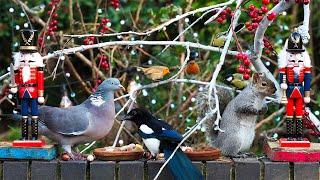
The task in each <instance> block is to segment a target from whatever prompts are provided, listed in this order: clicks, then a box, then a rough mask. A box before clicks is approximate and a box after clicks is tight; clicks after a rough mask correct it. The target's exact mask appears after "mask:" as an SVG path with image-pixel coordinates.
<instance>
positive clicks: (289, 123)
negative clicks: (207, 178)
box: [286, 118, 294, 141]
mask: <svg viewBox="0 0 320 180" xmlns="http://www.w3.org/2000/svg"><path fill="white" fill-rule="evenodd" d="M286 124H287V140H288V141H293V140H294V139H293V119H292V118H287V119H286Z"/></svg>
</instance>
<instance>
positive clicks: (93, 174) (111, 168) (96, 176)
mask: <svg viewBox="0 0 320 180" xmlns="http://www.w3.org/2000/svg"><path fill="white" fill-rule="evenodd" d="M115 168H116V162H114V161H93V162H91V163H90V180H100V179H110V180H111V179H115V177H116V176H115V175H116V174H115ZM112 177H113V178H112Z"/></svg>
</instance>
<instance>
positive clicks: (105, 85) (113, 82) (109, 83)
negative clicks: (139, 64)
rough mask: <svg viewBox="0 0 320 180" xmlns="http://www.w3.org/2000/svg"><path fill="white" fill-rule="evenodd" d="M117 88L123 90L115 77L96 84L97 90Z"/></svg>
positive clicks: (114, 89) (103, 90)
mask: <svg viewBox="0 0 320 180" xmlns="http://www.w3.org/2000/svg"><path fill="white" fill-rule="evenodd" d="M119 89H123V90H125V88H124V87H123V86H122V85H121V84H120V81H119V80H118V79H116V78H108V79H106V80H104V81H103V82H102V83H101V84H100V85H99V86H98V89H97V91H100V92H101V91H102V92H105V91H117V90H119Z"/></svg>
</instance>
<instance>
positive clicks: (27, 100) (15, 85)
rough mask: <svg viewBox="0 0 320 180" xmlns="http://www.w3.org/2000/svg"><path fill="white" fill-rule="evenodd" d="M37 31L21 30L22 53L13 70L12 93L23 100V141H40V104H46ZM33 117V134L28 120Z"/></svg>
mask: <svg viewBox="0 0 320 180" xmlns="http://www.w3.org/2000/svg"><path fill="white" fill-rule="evenodd" d="M37 37H38V35H37V31H35V30H30V29H24V30H21V42H20V52H18V53H16V54H15V55H14V65H13V66H11V68H12V69H13V71H14V74H13V73H12V76H13V77H11V78H12V80H11V84H10V85H11V88H10V91H11V93H18V98H19V99H20V100H21V115H22V140H23V141H26V140H37V139H38V114H39V112H38V104H42V103H43V102H44V97H43V93H44V73H43V68H44V64H43V59H42V57H41V55H40V54H39V52H38V49H37ZM29 117H31V133H30V132H29V123H28V119H29Z"/></svg>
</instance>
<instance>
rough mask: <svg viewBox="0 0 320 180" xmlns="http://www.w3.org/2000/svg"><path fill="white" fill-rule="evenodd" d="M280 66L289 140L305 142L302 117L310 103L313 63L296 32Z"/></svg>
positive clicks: (281, 56) (281, 58) (284, 52)
mask: <svg viewBox="0 0 320 180" xmlns="http://www.w3.org/2000/svg"><path fill="white" fill-rule="evenodd" d="M280 61H282V62H280ZM279 66H280V69H279V73H280V76H279V78H280V87H281V89H282V90H283V97H282V99H281V102H282V103H283V104H286V115H287V117H286V126H287V136H288V137H287V140H288V141H293V140H295V139H294V138H296V140H297V141H303V123H302V116H303V114H304V109H305V104H308V103H309V102H310V83H311V62H310V57H309V55H308V53H307V51H306V50H305V48H304V46H303V43H302V37H301V35H300V34H299V33H298V32H297V31H296V30H294V32H293V33H291V35H290V37H289V38H288V41H287V48H286V51H283V52H282V53H280V59H279ZM294 124H295V127H296V130H295V133H294Z"/></svg>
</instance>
